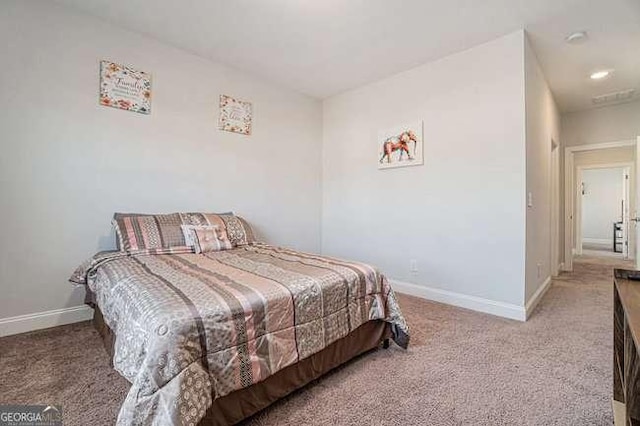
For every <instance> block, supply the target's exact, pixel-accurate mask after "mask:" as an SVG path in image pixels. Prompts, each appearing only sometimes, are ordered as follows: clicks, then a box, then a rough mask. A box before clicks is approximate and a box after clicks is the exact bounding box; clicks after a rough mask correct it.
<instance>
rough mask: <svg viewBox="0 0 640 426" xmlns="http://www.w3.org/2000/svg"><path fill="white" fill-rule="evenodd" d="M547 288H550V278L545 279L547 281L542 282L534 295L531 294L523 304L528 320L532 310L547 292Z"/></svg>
mask: <svg viewBox="0 0 640 426" xmlns="http://www.w3.org/2000/svg"><path fill="white" fill-rule="evenodd" d="M549 287H551V277H547V279H546V280H544V282H543V283H542V285H541V286H540V287H538V289H537V290H536V292H535V293H533V296H531V299H529V301H528V302H527V303H526V304H525V306H524V310H525V312H526V315H527V319H529V317H530V316H531V313H532V312H533V310H534V309H535V308H536V306H538V303H540V301H541V300H542V298H543V297H544V295H545V293H546V292H547V290H549Z"/></svg>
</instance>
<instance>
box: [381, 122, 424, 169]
mask: <svg viewBox="0 0 640 426" xmlns="http://www.w3.org/2000/svg"><path fill="white" fill-rule="evenodd" d="M377 145H378V168H379V169H393V168H396V167H407V166H420V165H422V164H423V163H424V159H423V152H422V121H417V122H414V123H407V124H403V125H399V126H394V127H391V128H388V129H385V130H382V131H380V132H378V140H377Z"/></svg>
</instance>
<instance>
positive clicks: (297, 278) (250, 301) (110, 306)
mask: <svg viewBox="0 0 640 426" xmlns="http://www.w3.org/2000/svg"><path fill="white" fill-rule="evenodd" d="M71 280H72V281H73V282H76V283H83V284H86V285H88V286H89V288H90V289H91V290H92V291H93V292H94V293H95V296H96V302H97V304H98V306H99V307H100V309H101V310H102V312H103V315H104V319H105V322H106V323H107V325H108V326H109V327H110V328H111V329H112V330H113V332H114V333H115V336H116V340H115V348H114V349H115V351H114V359H113V363H114V367H115V368H116V370H117V371H119V372H120V374H122V375H123V376H124V377H125V378H126V379H127V380H129V381H130V382H131V383H132V387H131V390H130V391H129V394H128V395H127V398H126V400H125V402H124V404H123V406H122V408H121V411H120V414H119V416H118V424H119V425H167V424H176V425H178V424H183V425H195V424H197V423H198V421H199V420H200V419H201V418H202V417H203V416H204V414H205V412H206V410H207V408H208V407H209V406H210V405H211V401H212V398H218V397H221V396H224V395H227V394H229V393H230V392H233V391H235V390H237V389H241V388H243V387H248V386H250V385H252V384H254V383H257V382H260V381H262V380H264V379H265V378H267V377H268V376H270V375H271V374H274V373H275V372H277V371H279V370H281V369H283V368H284V367H287V366H289V365H291V364H294V363H296V362H297V361H298V360H301V359H304V358H306V357H308V356H310V355H312V354H315V353H317V352H319V351H321V350H322V349H324V348H325V347H327V346H328V345H329V344H331V343H332V342H335V341H336V340H338V339H340V338H342V337H344V336H346V335H347V334H349V333H350V332H351V331H352V330H354V329H356V328H357V327H358V326H360V325H361V324H363V323H365V322H366V321H371V320H384V321H387V322H389V323H390V324H391V326H392V329H393V332H394V340H395V341H396V343H398V344H399V345H400V346H402V347H405V348H406V347H407V345H408V342H409V335H408V329H407V325H406V323H405V320H404V318H403V316H402V314H401V312H400V309H399V307H398V304H397V302H396V298H395V295H394V293H393V290H392V289H391V287H390V286H389V284H388V283H387V281H386V279H385V277H384V276H383V275H381V274H380V273H379V272H378V271H377V270H375V269H374V268H372V267H371V266H368V265H365V264H362V263H355V262H347V261H343V260H337V259H332V258H328V257H322V256H317V255H312V254H306V253H300V252H296V251H292V250H288V249H284V248H277V247H272V246H268V245H264V244H253V245H248V246H244V247H240V248H236V249H233V250H227V251H220V252H212V253H206V254H193V253H172V254H137V255H127V254H124V253H122V252H112V253H101V254H98V255H96V256H94V257H93V258H92V259H91V260H90V261H88V262H86V263H85V264H84V265H83V266H81V267H80V268H79V269H78V270H77V271H76V273H74V275H73V276H72V278H71Z"/></svg>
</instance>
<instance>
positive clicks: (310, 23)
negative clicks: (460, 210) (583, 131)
mask: <svg viewBox="0 0 640 426" xmlns="http://www.w3.org/2000/svg"><path fill="white" fill-rule="evenodd" d="M59 1H60V2H61V3H65V4H67V5H71V6H73V7H75V8H77V9H80V10H83V11H85V12H87V13H89V14H92V15H94V16H98V17H101V18H104V19H105V20H107V21H110V22H112V23H114V24H116V25H118V26H121V27H124V28H127V29H130V30H133V31H137V32H140V33H144V34H147V35H149V36H152V37H154V38H156V39H158V40H161V41H163V42H165V43H168V44H171V45H173V46H176V47H179V48H182V49H185V50H188V51H191V52H193V53H196V54H198V55H200V56H203V57H206V58H210V59H212V60H214V61H218V62H221V63H224V64H227V65H230V66H233V67H235V68H238V69H240V70H243V71H245V72H248V73H250V74H253V75H255V76H258V77H261V78H263V79H266V80H268V81H271V82H274V83H277V84H280V85H283V86H287V87H290V88H293V89H295V90H298V91H300V92H303V93H306V94H308V95H311V96H314V97H317V98H326V97H329V96H332V95H335V94H338V93H340V92H343V91H345V90H348V89H351V88H354V87H358V86H360V85H363V84H366V83H369V82H373V81H376V80H378V79H381V78H384V77H387V76H390V75H393V74H395V73H397V72H400V71H404V70H407V69H409V68H412V67H415V66H417V65H420V64H423V63H425V62H428V61H432V60H435V59H438V58H441V57H443V56H446V55H449V54H452V53H454V52H458V51H461V50H464V49H467V48H470V47H473V46H475V45H478V44H481V43H483V42H486V41H489V40H492V39H494V38H497V37H499V36H501V35H504V34H508V33H510V32H512V31H515V30H517V29H520V28H524V29H526V30H527V32H528V33H529V36H530V38H531V41H532V44H533V47H534V50H535V51H536V53H537V55H538V57H539V60H540V63H541V65H542V68H543V70H544V72H545V74H546V76H547V79H548V80H549V84H550V86H551V88H552V90H553V92H554V94H555V97H556V101H557V102H558V105H559V107H560V109H561V111H563V112H567V111H576V110H581V109H586V108H591V107H592V106H593V105H592V102H591V97H592V96H596V95H601V94H604V93H609V92H613V91H617V90H623V89H629V88H637V89H638V92H640V1H638V0H483V1H478V0H396V1H389V0H269V1H266V0H232V1H229V0H226V1H223V0H191V1H189V2H184V1H175V0H59ZM578 30H586V31H588V34H589V40H588V42H586V43H583V44H579V45H569V44H567V43H566V42H565V41H564V38H565V37H566V36H567V35H568V34H570V33H571V32H573V31H578ZM602 68H607V69H611V68H613V69H615V72H614V73H613V74H612V75H611V77H609V78H607V79H605V80H603V81H598V82H594V81H591V80H590V79H589V74H590V73H591V72H593V71H594V70H598V69H602ZM639 99H640V97H639Z"/></svg>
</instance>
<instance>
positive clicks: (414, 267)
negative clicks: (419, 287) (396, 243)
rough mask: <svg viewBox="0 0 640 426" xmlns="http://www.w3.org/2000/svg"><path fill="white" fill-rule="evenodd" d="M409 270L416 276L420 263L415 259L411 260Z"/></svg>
mask: <svg viewBox="0 0 640 426" xmlns="http://www.w3.org/2000/svg"><path fill="white" fill-rule="evenodd" d="M409 270H410V271H411V272H412V273H414V274H415V273H416V272H418V261H417V260H415V259H411V260H410V261H409Z"/></svg>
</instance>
